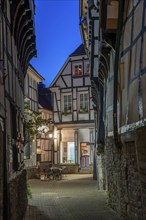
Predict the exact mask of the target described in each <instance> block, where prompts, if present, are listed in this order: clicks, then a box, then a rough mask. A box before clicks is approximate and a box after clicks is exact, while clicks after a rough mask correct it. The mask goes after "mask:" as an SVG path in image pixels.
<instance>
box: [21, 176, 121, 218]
mask: <svg viewBox="0 0 146 220" xmlns="http://www.w3.org/2000/svg"><path fill="white" fill-rule="evenodd" d="M29 184H30V187H31V192H32V199H30V200H29V206H28V208H27V213H26V216H25V218H24V220H32V219H33V220H79V219H84V220H118V219H119V218H118V217H117V216H116V215H115V214H114V213H113V211H111V210H110V209H109V208H108V205H107V202H108V196H107V195H106V193H105V191H103V192H102V191H98V190H97V181H94V180H92V175H91V174H70V175H65V176H64V177H63V179H62V180H50V181H41V180H34V179H32V180H30V181H29Z"/></svg>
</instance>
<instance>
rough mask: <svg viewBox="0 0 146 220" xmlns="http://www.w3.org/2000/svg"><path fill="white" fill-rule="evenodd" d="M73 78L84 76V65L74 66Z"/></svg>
mask: <svg viewBox="0 0 146 220" xmlns="http://www.w3.org/2000/svg"><path fill="white" fill-rule="evenodd" d="M73 76H82V65H81V64H77V65H74V67H73Z"/></svg>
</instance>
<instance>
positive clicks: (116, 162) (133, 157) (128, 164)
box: [105, 128, 146, 220]
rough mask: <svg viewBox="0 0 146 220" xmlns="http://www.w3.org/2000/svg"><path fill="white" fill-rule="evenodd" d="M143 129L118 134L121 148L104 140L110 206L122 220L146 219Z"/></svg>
mask: <svg viewBox="0 0 146 220" xmlns="http://www.w3.org/2000/svg"><path fill="white" fill-rule="evenodd" d="M145 134H146V128H141V129H138V130H136V131H134V132H127V133H125V134H123V135H122V136H121V140H122V145H121V148H117V147H116V146H115V145H114V144H113V143H114V142H113V138H112V137H111V138H108V139H107V141H106V151H105V156H106V168H107V190H108V195H109V198H108V200H109V205H110V206H111V208H112V209H114V210H115V211H116V212H117V213H118V214H119V215H120V216H121V217H122V219H124V220H145V219H146V145H145V143H146V137H145V136H146V135H145Z"/></svg>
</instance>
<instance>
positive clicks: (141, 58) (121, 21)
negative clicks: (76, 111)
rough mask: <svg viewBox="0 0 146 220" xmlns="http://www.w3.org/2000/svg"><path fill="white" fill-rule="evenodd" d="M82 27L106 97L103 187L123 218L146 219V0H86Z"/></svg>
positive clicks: (100, 139)
mask: <svg viewBox="0 0 146 220" xmlns="http://www.w3.org/2000/svg"><path fill="white" fill-rule="evenodd" d="M80 27H81V34H82V39H83V42H84V45H85V48H86V52H87V54H88V55H89V59H90V61H91V80H92V84H93V85H92V88H93V90H92V91H93V93H94V95H95V96H94V104H95V105H96V104H97V102H98V100H99V101H100V102H99V106H100V108H99V107H98V106H96V112H97V114H98V115H99V118H98V120H97V127H98V129H97V130H98V132H97V141H96V147H97V154H99V155H100V157H101V158H103V159H106V160H104V163H101V166H100V168H101V170H103V173H104V175H103V176H99V175H98V178H97V179H98V180H101V181H100V182H101V183H104V182H106V184H104V185H103V184H100V185H99V186H102V188H103V186H106V190H107V191H108V193H109V204H110V207H111V208H113V209H114V210H115V211H116V212H117V213H118V214H119V216H120V217H121V218H122V219H133V220H134V219H135V220H137V219H141V220H143V219H146V184H145V183H146V147H145V146H146V135H145V134H146V95H145V94H146V59H145V56H146V1H145V0H135V1H133V0H129V1H123V0H108V1H101V0H94V1H92V0H88V1H87V0H84V1H82V0H80ZM101 122H102V123H101ZM103 134H104V135H103ZM100 168H99V166H98V167H97V169H98V171H99V169H100ZM98 174H99V172H98ZM99 188H100V187H99ZM100 189H101V188H100Z"/></svg>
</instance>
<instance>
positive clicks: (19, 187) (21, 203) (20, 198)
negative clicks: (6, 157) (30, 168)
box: [9, 170, 28, 220]
mask: <svg viewBox="0 0 146 220" xmlns="http://www.w3.org/2000/svg"><path fill="white" fill-rule="evenodd" d="M9 199H10V205H9V207H10V210H9V213H10V219H11V220H22V219H23V217H24V214H25V211H26V207H27V203H28V200H27V190H26V171H25V170H23V171H22V172H21V173H20V174H19V175H17V176H16V177H15V178H14V179H13V180H11V181H10V183H9Z"/></svg>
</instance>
